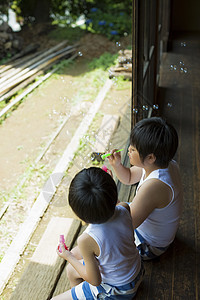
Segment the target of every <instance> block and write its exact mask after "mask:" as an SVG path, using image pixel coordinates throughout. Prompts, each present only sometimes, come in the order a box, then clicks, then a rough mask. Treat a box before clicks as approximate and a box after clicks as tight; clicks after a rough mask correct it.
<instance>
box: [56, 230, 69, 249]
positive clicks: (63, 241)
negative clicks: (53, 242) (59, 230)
mask: <svg viewBox="0 0 200 300" xmlns="http://www.w3.org/2000/svg"><path fill="white" fill-rule="evenodd" d="M60 243H61V244H64V246H65V249H66V250H68V247H67V246H66V245H65V238H64V235H63V234H61V235H60ZM58 250H59V252H60V253H62V249H61V247H60V245H59V246H58Z"/></svg>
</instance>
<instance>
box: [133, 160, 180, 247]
mask: <svg viewBox="0 0 200 300" xmlns="http://www.w3.org/2000/svg"><path fill="white" fill-rule="evenodd" d="M144 175H145V171H144V172H143V176H142V178H141V180H140V182H139V185H138V187H137V191H138V190H139V188H140V187H141V185H142V184H143V183H144V182H145V181H147V180H149V179H152V178H156V179H159V180H161V181H162V182H164V183H165V184H167V185H168V186H169V187H170V188H171V190H172V199H171V202H170V203H169V204H168V205H167V206H165V207H164V208H156V209H154V210H153V212H152V213H151V214H150V215H149V216H148V218H147V219H146V220H145V221H144V222H143V223H142V224H141V225H140V226H139V227H138V228H137V230H138V232H139V233H140V234H141V235H142V237H143V238H144V239H145V240H146V241H147V243H149V245H151V246H154V247H166V246H168V245H169V244H171V243H172V242H173V240H174V237H175V234H176V231H177V229H178V225H179V220H180V217H181V212H182V202H183V194H182V184H181V178H180V173H179V167H178V165H177V163H176V162H175V161H171V162H170V163H169V166H168V168H166V169H158V170H155V171H153V172H151V173H150V174H149V176H148V177H147V178H145V179H143V178H144ZM137 191H136V192H137Z"/></svg>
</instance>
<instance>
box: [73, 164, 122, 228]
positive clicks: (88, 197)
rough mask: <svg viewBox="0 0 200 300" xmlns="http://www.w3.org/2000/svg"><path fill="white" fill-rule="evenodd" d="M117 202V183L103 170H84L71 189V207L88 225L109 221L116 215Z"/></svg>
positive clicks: (74, 179) (75, 179) (91, 168)
mask: <svg viewBox="0 0 200 300" xmlns="http://www.w3.org/2000/svg"><path fill="white" fill-rule="evenodd" d="M117 200H118V193H117V186H116V184H115V181H114V180H113V178H112V177H111V176H110V175H109V174H107V173H106V172H105V171H103V170H102V169H101V168H96V167H90V168H88V169H83V170H82V171H80V172H79V173H78V174H76V176H75V177H74V178H73V180H72V182H71V184H70V187H69V205H70V206H71V208H72V210H73V211H74V212H75V214H76V215H77V216H78V217H79V218H80V219H81V220H83V221H85V222H86V223H91V224H95V223H96V224H99V223H104V222H106V221H108V220H109V219H110V218H111V217H112V216H113V214H114V211H115V206H116V204H117Z"/></svg>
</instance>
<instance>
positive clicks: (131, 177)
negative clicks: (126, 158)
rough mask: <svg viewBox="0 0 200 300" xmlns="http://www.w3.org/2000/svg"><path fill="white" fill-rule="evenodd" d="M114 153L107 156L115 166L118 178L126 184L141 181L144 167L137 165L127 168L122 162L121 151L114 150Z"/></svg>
mask: <svg viewBox="0 0 200 300" xmlns="http://www.w3.org/2000/svg"><path fill="white" fill-rule="evenodd" d="M111 153H112V155H110V156H109V157H107V159H108V161H109V163H110V165H111V166H112V167H113V169H114V171H115V173H116V176H117V178H118V179H119V180H120V181H121V182H122V183H124V184H126V185H131V184H135V183H137V182H139V181H140V179H141V176H142V169H141V168H139V167H136V166H132V167H131V168H126V167H124V166H123V165H122V163H121V154H120V152H115V150H113V151H112V152H111Z"/></svg>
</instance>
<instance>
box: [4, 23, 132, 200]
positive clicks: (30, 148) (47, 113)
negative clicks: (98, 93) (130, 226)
mask: <svg viewBox="0 0 200 300" xmlns="http://www.w3.org/2000/svg"><path fill="white" fill-rule="evenodd" d="M38 31H39V30H37V29H36V30H35V31H31V32H29V33H28V32H26V33H25V34H24V36H23V38H24V41H26V43H25V45H26V44H27V43H28V41H30V40H31V42H32V43H35V42H36V41H37V42H39V43H40V48H46V47H47V45H48V47H50V46H52V45H54V44H55V43H56V41H55V40H49V39H47V38H46V36H45V35H44V34H41V33H40V32H38ZM128 44H130V39H129V38H126V39H122V41H120V44H119V43H117V44H116V43H115V42H112V41H109V40H108V39H107V38H105V37H104V36H101V35H93V34H87V35H86V36H84V37H83V38H82V39H81V40H80V46H79V48H78V51H79V52H81V53H82V57H79V58H78V59H77V61H80V64H79V63H77V64H76V70H73V71H72V73H71V74H67V75H66V74H63V78H62V80H59V81H58V80H52V79H50V80H48V81H47V82H45V84H44V85H43V86H45V87H44V88H43V87H42V88H39V89H37V90H36V91H34V92H33V93H32V94H31V95H29V96H28V97H27V99H26V101H24V102H23V103H21V104H20V105H19V107H18V108H17V110H15V111H13V112H12V114H11V115H10V116H9V117H8V118H7V119H6V120H5V121H4V122H3V124H2V125H1V126H0V140H1V141H3V143H1V147H0V178H1V181H0V190H1V193H2V195H4V191H6V192H7V191H9V190H12V188H13V187H14V185H15V184H16V182H17V179H18V178H19V177H20V174H22V173H23V172H25V170H26V167H27V164H29V163H30V161H34V159H36V153H39V151H40V149H41V148H42V146H43V145H44V144H45V141H47V140H48V138H49V137H50V136H51V134H52V133H53V132H54V131H55V129H56V128H57V127H58V125H59V123H61V122H62V120H63V118H64V116H66V114H67V113H68V112H69V110H70V108H69V106H70V105H69V102H70V99H71V98H72V96H73V95H74V94H75V93H77V90H78V84H77V82H76V83H75V81H74V78H75V77H76V76H78V74H81V73H83V72H85V69H86V67H85V66H84V63H82V62H83V60H84V59H87V60H91V59H92V58H94V57H99V56H100V55H101V54H103V53H104V52H110V53H116V52H118V51H119V50H120V49H122V48H126V47H127V45H128ZM119 45H120V46H119ZM30 98H31V100H30V101H29V99H30ZM67 99H68V100H67ZM70 126H71V127H73V119H72V120H71V124H70ZM30 132H31V134H30Z"/></svg>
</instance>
